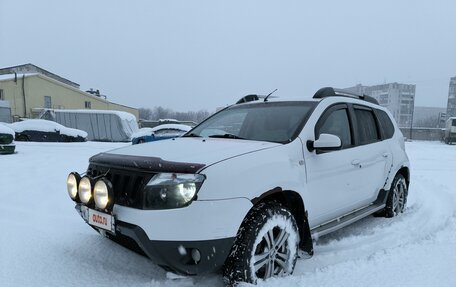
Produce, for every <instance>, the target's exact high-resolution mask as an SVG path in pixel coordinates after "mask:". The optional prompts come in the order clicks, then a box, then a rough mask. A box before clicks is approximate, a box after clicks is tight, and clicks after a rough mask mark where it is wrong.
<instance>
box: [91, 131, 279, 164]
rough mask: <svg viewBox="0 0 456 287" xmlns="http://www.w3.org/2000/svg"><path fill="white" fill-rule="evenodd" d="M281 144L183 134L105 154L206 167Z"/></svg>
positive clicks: (105, 154)
mask: <svg viewBox="0 0 456 287" xmlns="http://www.w3.org/2000/svg"><path fill="white" fill-rule="evenodd" d="M280 145H282V144H279V143H270V142H261V141H248V140H236V139H214V138H186V137H184V138H174V139H169V140H162V141H155V142H150V143H145V144H139V145H132V146H128V147H123V148H119V149H115V150H112V151H109V152H107V153H103V154H102V155H104V156H105V157H106V156H108V157H112V156H125V159H126V157H131V158H134V159H142V160H147V159H150V160H149V161H153V162H156V161H157V160H159V161H161V162H168V163H172V162H174V163H195V164H198V165H199V166H200V167H202V166H206V167H207V166H209V165H212V164H214V163H217V162H220V161H223V160H226V159H229V158H232V157H236V156H239V155H242V154H246V153H251V152H255V151H258V150H263V149H267V148H272V147H276V146H280ZM98 157H99V156H98ZM99 158H100V157H99Z"/></svg>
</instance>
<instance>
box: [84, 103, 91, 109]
mask: <svg viewBox="0 0 456 287" xmlns="http://www.w3.org/2000/svg"><path fill="white" fill-rule="evenodd" d="M84 106H85V108H86V109H91V108H92V103H91V102H90V101H85V103H84Z"/></svg>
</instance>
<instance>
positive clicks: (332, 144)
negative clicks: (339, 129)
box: [307, 134, 342, 152]
mask: <svg viewBox="0 0 456 287" xmlns="http://www.w3.org/2000/svg"><path fill="white" fill-rule="evenodd" d="M341 147H342V141H341V140H340V138H339V137H338V136H336V135H333V134H321V135H320V137H319V138H318V139H317V140H315V141H310V140H309V141H307V149H308V150H309V151H310V152H312V151H314V150H321V151H331V150H338V149H340V148H341Z"/></svg>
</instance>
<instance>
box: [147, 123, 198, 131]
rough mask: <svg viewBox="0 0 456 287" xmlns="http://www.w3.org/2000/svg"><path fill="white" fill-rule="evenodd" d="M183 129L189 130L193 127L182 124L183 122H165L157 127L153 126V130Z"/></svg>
mask: <svg viewBox="0 0 456 287" xmlns="http://www.w3.org/2000/svg"><path fill="white" fill-rule="evenodd" d="M168 129H169V130H181V131H184V132H188V131H189V130H191V129H192V127H189V126H187V125H181V124H164V125H159V126H156V127H153V128H151V131H152V132H156V131H159V130H168Z"/></svg>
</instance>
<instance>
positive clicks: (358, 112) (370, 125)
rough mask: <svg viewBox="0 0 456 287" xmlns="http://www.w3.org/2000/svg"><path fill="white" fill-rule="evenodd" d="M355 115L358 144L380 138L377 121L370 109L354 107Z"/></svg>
mask: <svg viewBox="0 0 456 287" xmlns="http://www.w3.org/2000/svg"><path fill="white" fill-rule="evenodd" d="M355 117H356V122H357V124H358V129H357V131H356V134H357V136H358V140H359V144H361V145H363V144H368V143H373V142H376V141H378V140H380V135H379V133H378V128H377V123H376V121H375V116H374V112H373V111H372V110H368V109H357V108H355Z"/></svg>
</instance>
